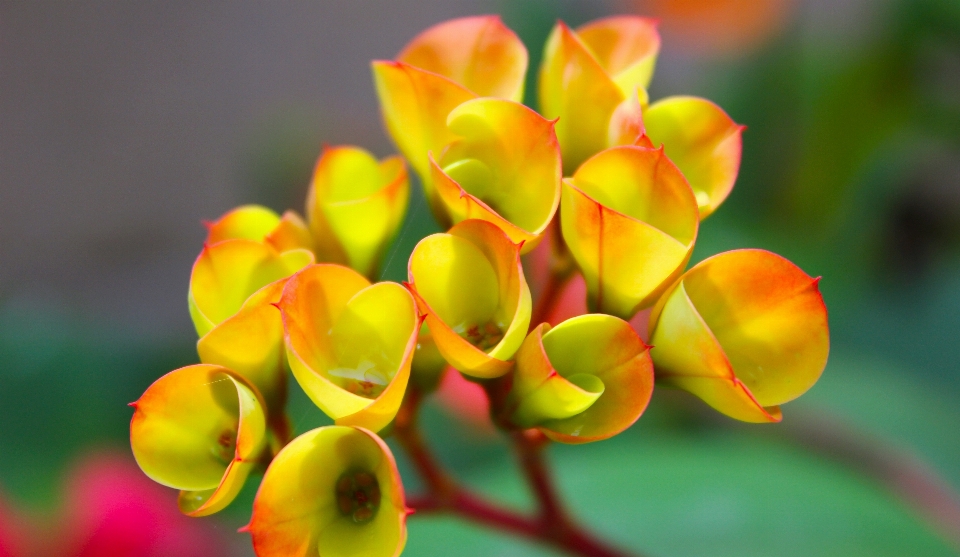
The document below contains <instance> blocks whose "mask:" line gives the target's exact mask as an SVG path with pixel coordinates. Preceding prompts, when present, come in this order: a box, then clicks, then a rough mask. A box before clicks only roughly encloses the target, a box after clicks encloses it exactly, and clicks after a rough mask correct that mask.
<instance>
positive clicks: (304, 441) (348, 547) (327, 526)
mask: <svg viewBox="0 0 960 557" xmlns="http://www.w3.org/2000/svg"><path fill="white" fill-rule="evenodd" d="M356 471H361V472H366V473H369V474H371V475H372V476H374V477H375V478H376V483H377V485H378V487H379V492H380V494H381V499H380V504H379V508H378V509H377V511H376V514H375V515H374V516H373V518H372V519H371V520H370V521H369V522H365V523H356V522H355V521H354V520H353V519H352V517H351V516H349V515H346V514H344V513H343V512H341V510H340V508H339V506H338V501H337V489H338V482H339V481H340V480H341V478H342V477H343V475H344V474H350V473H354V472H356ZM408 513H409V511H408V510H407V508H406V505H405V504H404V493H403V485H402V484H401V483H400V474H399V473H398V472H397V468H396V463H395V462H394V459H393V455H392V454H391V453H390V449H389V448H388V447H387V446H386V444H385V443H384V442H383V441H382V440H381V439H380V438H379V437H377V436H376V435H374V434H373V433H371V432H369V431H367V430H364V429H360V428H353V427H343V426H330V427H321V428H318V429H314V430H312V431H308V432H307V433H304V434H303V435H301V436H299V437H297V438H296V439H294V440H293V441H292V442H291V443H290V444H289V445H287V446H286V447H284V449H283V450H282V451H280V453H279V454H278V455H277V456H276V457H275V458H274V459H273V462H272V463H271V464H270V467H269V468H268V469H267V473H266V474H265V475H264V477H263V483H261V484H260V489H259V491H257V496H256V499H255V500H254V502H253V518H252V520H251V522H250V525H249V526H248V527H247V528H246V530H247V531H249V532H250V534H251V536H252V537H253V547H254V551H255V552H256V554H257V555H258V556H259V557H288V556H292V555H296V556H298V557H319V556H320V555H322V556H323V557H350V556H354V555H364V556H367V557H381V556H383V557H397V556H399V555H400V553H401V552H402V551H403V547H404V544H405V542H406V535H407V531H406V517H407V514H408Z"/></svg>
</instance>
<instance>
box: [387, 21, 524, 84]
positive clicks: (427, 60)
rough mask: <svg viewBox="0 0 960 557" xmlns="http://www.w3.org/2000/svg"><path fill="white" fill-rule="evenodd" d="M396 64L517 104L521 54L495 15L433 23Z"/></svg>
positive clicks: (512, 35) (511, 34) (521, 49)
mask: <svg viewBox="0 0 960 557" xmlns="http://www.w3.org/2000/svg"><path fill="white" fill-rule="evenodd" d="M397 60H398V61H400V62H404V63H406V64H410V65H411V66H415V67H417V68H420V69H422V70H426V71H428V72H432V73H435V74H439V75H442V76H443V77H446V78H447V79H450V80H452V81H454V82H456V83H459V84H460V85H462V86H464V87H466V88H467V89H469V90H470V91H473V92H474V93H476V94H477V95H478V96H481V97H500V98H504V99H510V100H513V101H517V102H520V101H522V100H523V84H524V77H525V76H526V73H527V49H526V47H524V46H523V42H522V41H521V40H520V38H519V37H517V35H516V33H514V32H513V31H511V30H510V29H509V28H508V27H507V26H506V25H504V24H503V21H502V20H501V19H500V16H497V15H481V16H470V17H462V18H457V19H451V20H448V21H444V22H441V23H438V24H436V25H434V26H433V27H430V28H429V29H427V30H426V31H423V32H422V33H420V34H419V35H417V36H416V37H414V39H413V40H412V41H410V42H409V43H407V45H406V46H405V47H403V50H401V51H400V54H398V55H397Z"/></svg>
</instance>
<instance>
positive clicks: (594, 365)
mask: <svg viewBox="0 0 960 557" xmlns="http://www.w3.org/2000/svg"><path fill="white" fill-rule="evenodd" d="M513 378H514V379H513V385H512V390H511V392H510V395H509V396H508V399H507V411H508V413H510V414H511V418H510V419H511V420H512V421H513V422H514V423H516V424H517V425H519V426H520V427H531V426H535V427H538V428H539V429H540V430H541V431H543V432H544V434H546V435H547V436H548V437H550V438H551V439H554V440H555V441H560V442H562V443H588V442H591V441H599V440H602V439H607V438H609V437H612V436H614V435H616V434H618V433H620V432H621V431H623V430H624V429H626V428H628V427H630V425H632V424H633V423H634V422H635V421H637V419H638V418H639V417H640V415H641V414H643V411H644V410H645V409H646V407H647V404H648V403H649V402H650V397H651V395H652V394H653V363H652V361H651V359H650V353H649V350H648V347H647V346H646V345H645V344H644V343H643V341H642V340H640V337H638V336H637V334H636V333H635V332H634V331H633V329H632V328H631V327H630V324H629V323H627V322H626V321H624V320H622V319H619V318H617V317H613V316H611V315H603V314H588V315H581V316H578V317H574V318H572V319H568V320H567V321H564V322H563V323H560V324H559V325H557V326H556V327H554V328H552V329H551V328H550V325H548V324H546V323H543V324H541V325H539V326H538V327H537V328H536V329H534V330H533V331H531V332H530V335H528V336H527V338H526V340H525V341H524V343H523V346H521V348H520V350H519V352H517V363H516V371H515V372H514V376H513Z"/></svg>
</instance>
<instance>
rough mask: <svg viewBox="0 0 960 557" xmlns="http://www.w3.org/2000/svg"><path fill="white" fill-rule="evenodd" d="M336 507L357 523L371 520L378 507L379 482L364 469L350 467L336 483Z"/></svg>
mask: <svg viewBox="0 0 960 557" xmlns="http://www.w3.org/2000/svg"><path fill="white" fill-rule="evenodd" d="M336 497H337V508H339V509H340V513H341V514H342V515H344V516H348V517H350V519H351V520H353V522H355V523H357V524H365V523H367V522H370V521H371V520H373V518H374V517H375V516H376V515H377V511H378V510H379V509H380V483H379V482H378V481H377V477H376V476H374V475H373V474H372V473H370V472H367V471H366V470H360V469H356V468H354V469H350V470H347V471H346V472H344V473H343V474H341V475H340V477H339V478H338V479H337V484H336Z"/></svg>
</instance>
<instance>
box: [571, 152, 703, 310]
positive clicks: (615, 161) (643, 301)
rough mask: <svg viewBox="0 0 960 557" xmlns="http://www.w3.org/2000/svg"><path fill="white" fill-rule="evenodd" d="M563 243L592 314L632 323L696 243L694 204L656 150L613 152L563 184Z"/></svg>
mask: <svg viewBox="0 0 960 557" xmlns="http://www.w3.org/2000/svg"><path fill="white" fill-rule="evenodd" d="M560 217H561V218H560V222H561V231H562V233H563V238H564V241H565V242H566V244H567V247H568V248H569V250H570V253H571V254H572V255H573V258H574V260H575V261H576V262H577V265H578V266H579V267H580V270H581V271H582V273H583V276H584V279H585V280H586V282H587V290H588V294H589V302H590V307H591V308H592V309H593V310H594V311H599V312H603V313H609V314H612V315H616V316H618V317H622V318H623V319H630V317H632V316H633V315H634V314H635V313H636V312H637V311H639V310H641V309H643V308H645V307H649V306H650V305H652V304H653V303H654V302H655V301H656V298H657V297H658V296H659V294H660V293H661V292H662V291H663V289H664V288H666V287H667V286H668V285H669V284H670V282H672V281H673V280H674V279H676V277H677V276H679V274H680V273H681V272H682V271H683V267H684V265H686V263H687V261H688V260H689V258H690V254H691V253H692V250H693V246H694V242H695V240H696V236H697V229H698V224H699V219H698V215H697V204H696V199H695V198H694V196H693V192H692V191H691V190H690V186H689V185H688V184H687V182H686V180H685V179H684V177H683V175H682V174H680V172H679V170H677V168H676V166H674V165H673V163H671V162H670V160H669V159H668V158H667V157H666V156H664V154H663V151H662V150H660V149H649V148H644V147H635V146H622V147H613V148H611V149H608V150H606V151H603V152H601V153H599V154H597V155H596V156H594V157H592V158H591V159H590V160H588V161H587V162H585V163H584V164H583V165H582V166H581V167H580V168H579V169H578V170H577V172H576V174H574V176H573V178H572V179H565V180H564V185H563V200H562V203H561V208H560Z"/></svg>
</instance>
